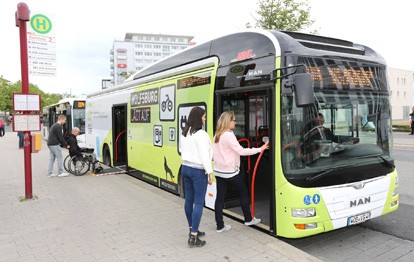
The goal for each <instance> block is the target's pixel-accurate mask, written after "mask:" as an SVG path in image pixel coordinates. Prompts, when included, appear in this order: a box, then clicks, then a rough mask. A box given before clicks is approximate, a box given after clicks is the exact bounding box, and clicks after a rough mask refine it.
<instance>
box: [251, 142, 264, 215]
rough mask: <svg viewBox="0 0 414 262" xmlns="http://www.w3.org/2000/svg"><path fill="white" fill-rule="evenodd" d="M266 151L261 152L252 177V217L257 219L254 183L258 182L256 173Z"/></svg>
mask: <svg viewBox="0 0 414 262" xmlns="http://www.w3.org/2000/svg"><path fill="white" fill-rule="evenodd" d="M265 151H266V150H262V152H260V155H259V157H258V158H257V160H256V164H255V165H254V169H253V175H252V187H251V197H250V199H251V205H252V217H255V215H254V182H255V180H256V172H257V167H258V166H259V162H260V159H262V156H263V153H264V152H265Z"/></svg>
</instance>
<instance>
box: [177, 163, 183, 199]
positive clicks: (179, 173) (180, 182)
mask: <svg viewBox="0 0 414 262" xmlns="http://www.w3.org/2000/svg"><path fill="white" fill-rule="evenodd" d="M178 193H179V194H180V197H181V198H185V188H184V178H183V176H182V174H181V166H180V170H178Z"/></svg>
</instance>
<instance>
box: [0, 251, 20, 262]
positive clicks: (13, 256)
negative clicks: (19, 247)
mask: <svg viewBox="0 0 414 262" xmlns="http://www.w3.org/2000/svg"><path fill="white" fill-rule="evenodd" d="M19 259H21V256H20V255H19V253H17V252H11V253H0V262H6V261H12V260H16V261H17V260H19Z"/></svg>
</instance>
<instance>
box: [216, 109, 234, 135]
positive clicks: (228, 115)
mask: <svg viewBox="0 0 414 262" xmlns="http://www.w3.org/2000/svg"><path fill="white" fill-rule="evenodd" d="M234 119H235V114H234V112H233V111H226V112H223V113H222V114H221V115H220V117H219V119H218V120H217V126H216V133H215V135H214V143H218V142H219V141H220V136H221V135H222V134H223V133H224V132H227V131H228V130H229V128H230V122H231V121H232V120H234Z"/></svg>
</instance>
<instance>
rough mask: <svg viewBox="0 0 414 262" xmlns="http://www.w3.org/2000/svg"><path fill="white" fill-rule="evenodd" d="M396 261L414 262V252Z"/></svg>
mask: <svg viewBox="0 0 414 262" xmlns="http://www.w3.org/2000/svg"><path fill="white" fill-rule="evenodd" d="M395 261H398V262H412V261H414V251H413V250H411V251H410V252H409V253H407V254H405V255H404V256H402V257H398V258H397V259H396V260H395Z"/></svg>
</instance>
